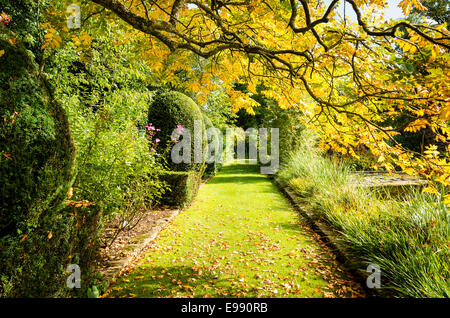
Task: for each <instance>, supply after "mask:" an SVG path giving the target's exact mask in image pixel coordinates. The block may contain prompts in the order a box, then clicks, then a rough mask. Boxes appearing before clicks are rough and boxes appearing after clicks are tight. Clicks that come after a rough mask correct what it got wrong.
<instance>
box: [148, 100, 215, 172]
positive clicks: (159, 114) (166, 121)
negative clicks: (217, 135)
mask: <svg viewBox="0 0 450 318" xmlns="http://www.w3.org/2000/svg"><path fill="white" fill-rule="evenodd" d="M195 120H200V121H202V122H203V116H202V113H201V111H200V108H199V107H198V106H197V104H196V103H195V102H194V101H193V100H192V99H191V98H189V97H188V96H186V95H184V94H182V93H180V92H175V91H170V92H160V93H158V94H157V95H156V96H155V98H154V99H153V102H152V103H151V105H150V108H149V112H148V121H149V123H152V124H153V125H154V126H155V127H158V128H159V129H161V131H160V132H158V134H157V135H156V137H158V138H159V139H160V140H161V144H162V145H166V146H170V144H174V142H173V141H172V140H171V134H172V131H173V130H174V129H176V128H177V125H181V126H183V128H184V130H183V131H184V132H185V131H189V132H190V134H191V163H178V164H176V163H173V162H172V160H171V157H170V151H169V152H167V153H166V155H165V159H166V162H167V165H168V167H169V168H170V169H171V170H174V171H189V170H195V171H200V170H203V168H204V162H205V158H204V156H202V158H203V159H202V162H200V163H195V162H194V121H195ZM201 133H202V136H203V137H202V149H203V151H205V150H206V149H207V148H206V147H207V141H206V135H205V125H204V123H202V132H201ZM182 138H183V137H181V138H180V140H181V139H182Z"/></svg>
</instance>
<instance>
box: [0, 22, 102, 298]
mask: <svg viewBox="0 0 450 318" xmlns="http://www.w3.org/2000/svg"><path fill="white" fill-rule="evenodd" d="M15 36H16V35H13V34H12V33H11V32H10V31H9V30H8V29H7V28H5V27H3V26H0V50H4V51H5V52H4V54H3V55H2V56H1V57H0V65H2V67H1V68H0V119H1V121H0V297H55V296H65V295H67V294H68V293H71V291H70V290H68V289H67V288H66V279H67V276H68V274H67V273H65V268H66V266H67V265H68V264H69V263H74V264H79V265H80V266H81V267H82V273H83V274H82V275H83V282H85V284H86V283H87V282H88V279H87V278H88V273H89V270H88V268H89V266H88V265H86V264H88V263H89V264H90V263H91V261H92V257H91V254H92V253H93V251H95V248H93V245H94V244H95V242H94V239H95V238H94V237H92V234H91V233H92V231H91V230H92V228H96V227H97V226H98V217H99V214H98V211H97V210H96V209H89V208H85V209H83V208H76V209H75V208H74V207H66V206H65V199H66V195H67V192H68V189H69V188H70V187H71V185H72V183H73V180H74V178H75V146H74V144H73V141H72V138H71V135H70V131H69V125H68V121H67V117H66V114H65V111H64V109H63V108H62V106H61V104H60V103H59V102H56V101H55V99H54V98H53V96H52V92H51V90H50V88H49V85H48V83H47V82H46V80H45V79H43V78H42V77H40V76H39V75H38V65H37V64H36V62H35V61H34V58H33V55H32V53H31V52H30V51H28V50H27V49H26V48H25V47H23V46H22V45H21V44H12V43H11V42H10V41H9V40H10V39H12V38H14V37H15ZM19 43H20V41H19ZM94 233H95V232H94ZM89 243H90V244H89ZM72 292H75V293H79V292H80V291H79V290H77V291H72Z"/></svg>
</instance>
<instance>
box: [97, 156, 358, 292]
mask: <svg viewBox="0 0 450 318" xmlns="http://www.w3.org/2000/svg"><path fill="white" fill-rule="evenodd" d="M346 277H347V276H346V274H345V272H344V271H343V270H342V269H341V268H340V267H339V265H338V264H337V263H336V261H335V260H334V258H333V257H332V256H331V255H330V253H329V251H328V250H327V249H326V247H325V246H323V245H322V244H321V243H319V242H318V241H317V239H316V238H315V237H314V234H313V233H312V232H311V230H309V229H308V227H307V226H306V225H305V224H304V223H303V221H302V220H301V219H299V217H298V214H297V213H296V212H295V211H294V210H293V209H292V208H291V206H290V204H289V203H288V202H287V200H286V199H285V198H284V197H283V196H282V195H281V194H280V193H279V191H278V190H277V188H276V187H275V186H274V185H273V184H272V182H271V181H270V180H269V179H268V178H267V176H264V175H261V174H259V168H258V167H257V166H256V165H253V164H244V163H234V164H230V165H227V166H225V167H224V168H223V169H222V171H221V172H220V173H219V174H218V175H217V176H216V177H214V178H213V179H212V180H210V181H209V182H208V183H207V184H206V185H204V186H203V187H202V188H201V189H200V191H199V194H198V197H197V198H196V200H195V202H194V203H193V204H192V206H191V207H190V208H188V209H187V210H185V211H183V212H181V213H180V214H179V215H178V216H177V217H176V218H175V221H173V222H172V223H171V224H170V225H169V226H168V227H167V228H165V229H164V230H163V231H162V232H161V233H160V235H159V237H158V238H157V239H156V241H155V242H154V243H153V245H152V246H151V248H150V252H149V253H148V254H147V255H146V256H145V257H144V258H143V259H142V260H141V261H140V263H139V264H137V265H136V267H135V268H134V269H133V270H131V272H130V273H128V274H126V275H124V276H122V277H121V278H119V279H118V281H117V282H116V283H115V284H113V285H112V286H111V288H110V289H109V290H108V291H107V292H106V294H105V296H107V297H324V296H325V297H333V296H360V295H361V289H360V287H359V286H358V285H357V284H355V283H354V282H352V281H351V280H348V279H346Z"/></svg>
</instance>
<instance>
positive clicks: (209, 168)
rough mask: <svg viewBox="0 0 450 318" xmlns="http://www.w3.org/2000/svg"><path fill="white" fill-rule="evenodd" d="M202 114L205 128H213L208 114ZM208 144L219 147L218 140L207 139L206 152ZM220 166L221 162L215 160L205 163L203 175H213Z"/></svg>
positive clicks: (205, 176)
mask: <svg viewBox="0 0 450 318" xmlns="http://www.w3.org/2000/svg"><path fill="white" fill-rule="evenodd" d="M202 116H203V122H204V124H205V129H209V128H214V126H213V123H212V122H211V119H209V117H208V115H206V114H205V113H202ZM210 144H211V145H212V146H213V147H215V149H216V151H217V150H218V149H219V142H218V140H216V139H214V137H213V139H212V140H211V141H208V145H207V150H208V152H209V145H210ZM221 166H222V163H220V162H217V161H216V160H215V161H214V162H210V163H206V169H205V173H204V174H203V177H204V178H208V177H210V176H213V175H215V174H216V173H217V171H219V169H220V168H221Z"/></svg>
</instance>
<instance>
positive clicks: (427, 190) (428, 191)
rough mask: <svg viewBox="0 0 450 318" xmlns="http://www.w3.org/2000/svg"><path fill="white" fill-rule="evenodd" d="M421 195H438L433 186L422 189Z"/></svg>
mask: <svg viewBox="0 0 450 318" xmlns="http://www.w3.org/2000/svg"><path fill="white" fill-rule="evenodd" d="M422 193H432V194H439V192H438V190H436V188H435V187H433V186H430V187H426V188H423V190H422Z"/></svg>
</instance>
